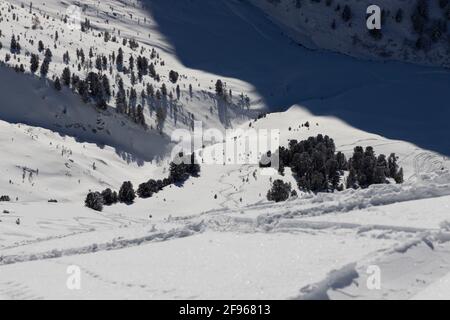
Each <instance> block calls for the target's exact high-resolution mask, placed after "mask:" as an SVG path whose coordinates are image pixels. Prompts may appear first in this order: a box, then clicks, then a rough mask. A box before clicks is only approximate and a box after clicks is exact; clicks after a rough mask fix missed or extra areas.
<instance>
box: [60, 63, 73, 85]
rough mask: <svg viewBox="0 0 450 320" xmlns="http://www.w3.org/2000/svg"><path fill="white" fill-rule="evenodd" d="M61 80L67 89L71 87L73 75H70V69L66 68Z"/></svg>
mask: <svg viewBox="0 0 450 320" xmlns="http://www.w3.org/2000/svg"><path fill="white" fill-rule="evenodd" d="M61 79H62V82H63V84H64V85H65V86H67V87H68V86H70V80H71V75H70V69H69V67H65V68H64V70H63V72H62V76H61Z"/></svg>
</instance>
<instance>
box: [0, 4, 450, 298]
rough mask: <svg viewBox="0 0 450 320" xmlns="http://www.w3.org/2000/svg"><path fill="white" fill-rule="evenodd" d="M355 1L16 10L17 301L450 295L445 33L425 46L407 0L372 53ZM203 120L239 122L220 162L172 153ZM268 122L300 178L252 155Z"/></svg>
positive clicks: (8, 240)
mask: <svg viewBox="0 0 450 320" xmlns="http://www.w3.org/2000/svg"><path fill="white" fill-rule="evenodd" d="M339 1H340V2H342V3H343V4H345V3H347V4H348V5H349V6H350V5H351V10H352V12H353V13H354V15H352V17H353V18H352V20H351V21H348V23H347V24H346V25H344V24H343V23H342V22H339V23H338V21H337V20H338V19H342V18H341V16H342V10H343V6H341V9H339V10H336V11H335V7H336V6H337V5H338V3H337V2H338V0H334V1H329V0H328V1H327V0H322V1H312V0H300V1H287V0H284V1H283V0H278V1H275V0H271V1H265V0H264V1H263V0H260V1H252V0H250V1H241V0H190V1H179V0H143V1H137V0H110V1H103V2H101V1H97V0H83V1H76V0H65V1H59V0H46V1H45V2H44V1H39V2H33V4H32V5H31V6H30V3H28V4H25V3H24V4H23V1H22V0H6V1H2V2H0V42H1V45H0V61H1V65H0V97H1V98H0V173H1V175H0V299H52V298H56V299H98V298H100V299H124V298H126V299H133V298H136V299H291V298H294V299H348V298H356V299H368V298H377V299H396V298H408V299H409V298H411V299H413V298H418V299H421V298H430V297H431V298H433V297H437V298H448V295H447V292H448V289H447V288H446V286H445V283H446V282H447V281H448V278H449V275H448V270H449V269H448V268H449V266H450V254H449V252H450V160H449V156H450V145H449V140H448V137H449V136H450V129H449V126H448V124H447V122H448V119H449V118H450V109H449V108H448V101H450V90H448V88H449V87H450V77H449V76H450V71H449V70H448V69H445V68H442V67H440V66H442V65H446V64H447V63H448V55H447V51H445V50H448V49H446V48H447V47H445V45H444V38H440V39H438V41H437V42H436V43H433V44H432V46H431V47H430V50H428V51H426V53H425V51H420V50H419V51H414V49H413V48H412V47H410V44H409V42H404V41H403V38H402V37H405V38H406V37H409V35H410V33H409V31H408V32H407V30H406V29H407V27H408V23H407V20H408V19H409V18H408V17H409V14H410V13H411V10H413V8H414V6H413V2H412V1H407V0H405V1H403V2H404V4H405V9H404V10H405V13H404V19H403V20H402V21H403V22H398V23H397V24H398V25H397V24H395V25H394V23H395V21H394V22H392V21H391V20H392V15H393V12H394V9H393V8H394V7H393V5H392V4H390V2H389V4H388V3H387V1H386V2H383V4H386V6H388V5H389V8H391V9H390V11H391V13H390V15H386V17H388V18H387V19H388V21H389V22H386V26H387V29H385V31H386V34H384V31H383V37H382V38H381V39H379V40H376V39H373V38H371V36H368V35H365V34H364V35H360V36H359V38H360V39H361V40H360V41H359V42H358V41H357V42H356V44H352V46H351V45H350V42H349V40H348V39H347V37H350V38H351V36H352V34H353V33H357V32H358V31H357V29H356V28H357V27H358V28H359V26H360V25H361V24H362V23H363V22H364V21H363V20H364V18H363V16H364V17H365V13H363V14H362V15H361V17H360V16H359V15H357V14H355V12H359V10H362V8H363V7H364V5H365V3H366V1H353V2H350V1H345V0H339ZM250 2H252V3H253V5H252V4H251V3H250ZM443 2H445V1H442V3H443ZM414 3H415V2H414ZM436 3H437V2H433V4H432V6H431V7H430V13H432V14H433V15H434V14H437V13H439V12H441V11H443V10H444V9H445V8H447V7H448V5H447V4H446V3H445V5H444V6H442V8H440V7H439V6H438V5H437V4H436ZM300 4H301V7H299V5H300ZM254 5H256V6H259V7H260V8H262V9H263V10H264V11H265V12H267V13H269V14H270V15H271V16H272V18H273V19H274V20H277V21H278V23H280V21H282V22H283V23H284V24H285V25H284V27H285V28H292V27H294V28H295V30H294V31H292V29H291V32H292V33H291V36H298V34H299V33H298V32H301V33H302V35H301V37H298V38H297V39H298V40H299V41H300V42H302V43H304V44H305V45H306V44H307V45H308V46H311V47H314V48H317V47H319V48H323V49H330V50H333V51H338V52H343V53H349V54H350V55H352V56H358V57H368V56H370V57H371V58H374V57H379V54H380V52H392V56H390V58H394V59H397V60H408V61H413V62H420V63H428V64H433V65H435V66H434V67H425V66H418V65H410V64H405V63H402V62H383V61H366V60H362V59H355V58H352V57H350V56H347V55H341V54H338V53H332V52H329V51H325V50H310V49H307V48H305V47H303V46H299V45H298V44H297V43H295V42H293V41H292V40H291V39H290V38H289V37H286V36H285V34H284V33H283V32H282V30H281V29H280V28H279V27H278V26H277V25H276V24H274V23H273V22H271V21H270V20H269V19H268V18H267V17H266V15H265V14H264V13H263V12H262V11H261V10H259V9H256V8H255V7H254ZM70 6H73V7H70ZM77 8H78V9H79V10H80V16H79V17H80V18H81V19H80V20H77V19H75V21H77V26H79V27H80V28H73V26H71V25H70V23H71V21H72V20H71V19H73V18H74V16H73V14H74V12H78V11H77V10H78V9H77ZM395 8H396V7H395ZM363 11H364V12H365V9H364V10H363ZM298 15H300V17H302V19H300V20H297V18H298ZM433 17H434V16H433ZM75 18H77V16H75ZM280 19H281V20H280ZM330 19H331V20H330ZM332 19H336V21H337V22H336V25H337V28H336V31H334V32H335V33H331V31H330V30H328V29H327V28H325V26H323V28H322V26H321V25H320V23H321V22H322V21H325V20H326V21H327V26H328V25H329V23H330V21H332ZM389 19H391V20H389ZM433 19H434V18H433ZM306 20H308V21H306ZM328 20H330V21H328ZM431 20H432V19H431V18H430V20H429V21H426V28H425V30H424V33H423V36H427V35H428V32H429V30H428V28H429V26H430V25H431V22H432V21H431ZM297 22H298V23H300V24H296V23H297ZM80 23H81V24H80ZM349 24H351V25H349ZM344 28H345V29H346V30H347V31H346V32H343V31H341V29H344ZM285 30H286V29H285ZM402 30H403V31H402ZM361 32H365V31H361ZM390 37H393V39H394V40H395V41H398V40H399V39H402V41H401V42H400V43H401V48H398V50H394V49H393V47H391V45H390V43H391V42H390V41H389V39H390ZM307 38H308V39H307ZM353 38H354V37H353ZM40 41H41V42H42V43H40ZM369 44H370V46H372V47H368V45H369ZM375 47H376V48H375ZM372 49H373V50H372ZM346 50H349V51H348V52H347V51H346ZM369 50H370V53H369ZM405 52H406V53H408V55H407V57H406V58H405V57H404V56H403V54H404V53H405ZM414 52H415V53H414ZM440 55H442V56H440ZM444 55H445V56H444ZM384 58H385V57H384ZM46 66H48V70H47V69H46ZM64 70H66V71H64ZM66 80H70V81H66ZM218 80H220V81H218ZM108 89H109V90H108ZM108 91H109V93H108ZM266 112H267V114H266ZM195 121H201V123H202V124H203V128H204V129H205V130H204V132H203V133H204V134H205V136H206V135H207V134H209V135H214V134H216V135H217V136H219V138H218V139H211V141H202V142H203V143H202V144H200V145H196V147H198V149H196V150H193V151H195V152H196V156H197V157H198V159H199V160H200V163H199V167H200V172H199V174H195V173H192V172H191V170H193V169H192V168H191V167H187V168H188V169H186V167H185V166H179V167H177V166H176V165H175V164H174V163H172V161H173V159H172V158H171V152H172V151H173V148H174V145H175V142H173V141H171V135H172V133H174V132H178V133H179V131H175V130H177V129H185V131H184V133H186V132H187V133H189V134H191V133H193V128H194V125H195V124H196V123H195ZM197 124H198V123H197ZM208 128H209V129H212V130H213V131H208V133H207V134H206V133H205V132H206V129H208ZM230 128H233V129H238V130H237V131H228V132H227V133H228V135H226V136H224V137H222V136H220V134H222V133H224V132H225V129H230ZM247 129H248V130H249V131H248V132H250V133H259V132H263V131H264V130H269V131H270V130H279V133H280V135H279V136H278V137H276V140H277V142H279V144H280V146H281V148H274V149H273V150H272V151H274V152H273V153H276V151H278V152H279V153H283V152H284V153H283V154H282V168H283V169H284V170H279V171H276V170H271V169H267V168H262V167H261V165H260V164H259V163H258V161H256V162H255V163H251V162H248V161H247V162H245V161H244V162H243V163H241V162H239V161H233V160H236V159H235V158H233V159H231V156H230V154H229V152H230V150H229V149H227V148H228V146H229V145H231V146H233V150H234V148H235V147H236V148H237V149H238V150H239V147H242V146H248V145H253V146H254V145H256V144H259V143H260V142H261V141H259V140H258V139H260V138H261V137H260V136H259V135H255V136H250V138H249V139H247V138H246V130H247ZM248 132H247V133H248ZM194 133H195V132H194ZM330 138H331V139H332V140H331V139H330ZM308 139H310V140H308ZM304 141H307V142H306V143H305V144H303V145H302V142H304ZM315 143H316V144H317V145H316V146H315V149H314V148H313V149H311V148H309V147H307V146H306V145H313V144H315ZM297 147H298V149H296V148H297ZM359 147H361V148H359ZM369 147H373V149H371V148H369ZM302 148H303V149H302ZM360 149H361V150H362V151H361V152H360V151H358V150H360ZM286 150H287V151H286ZM266 151H267V146H266V147H264V146H263V147H260V148H258V150H257V152H254V150H250V151H248V150H247V149H245V150H244V151H243V152H241V153H238V154H237V155H236V158H237V159H239V160H243V159H244V160H248V158H250V157H251V156H254V155H255V154H257V156H258V157H260V156H261V155H262V154H265V153H266ZM394 154H395V155H394ZM205 155H210V156H211V157H212V158H213V160H215V162H214V163H208V162H207V161H205V158H204V156H205ZM338 155H339V156H338ZM383 155H385V156H383ZM358 157H361V158H358ZM397 157H398V158H397ZM361 159H362V160H361ZM258 160H259V159H258ZM338 160H339V162H338ZM283 161H285V162H283ZM338 166H339V168H338ZM304 167H306V169H307V170H303V168H304ZM318 167H319V168H318ZM400 167H401V168H402V169H400ZM317 168H318V169H317ZM194 169H195V168H194ZM183 170H189V174H188V175H186V172H184V171H183ZM301 170H303V171H305V172H304V173H303V174H301ZM366 173H368V175H367V176H369V175H370V177H365V174H366ZM180 176H181V178H180ZM380 177H381V180H380ZM377 179H378V180H377ZM352 180H355V181H353V182H352ZM369 180H370V181H369ZM280 181H281V183H283V187H284V188H287V187H286V186H289V184H290V187H289V189H292V190H289V192H287V191H286V190H285V189H284V190H282V191H284V193H285V195H286V198H285V200H286V201H284V202H283V201H282V202H279V203H275V202H273V201H269V200H268V191H269V189H270V188H271V187H272V186H274V185H275V183H276V182H280ZM349 181H350V182H352V183H350V182H349ZM128 182H129V183H128ZM313 182H314V183H313ZM308 183H310V184H309V185H308ZM364 183H366V184H364ZM130 185H132V188H131V189H132V190H130ZM124 186H128V187H127V188H124ZM317 186H318V187H317ZM313 187H317V188H316V189H313ZM107 188H109V189H111V190H110V191H111V193H110V194H109V195H110V197H109V198H114V196H113V195H114V193H113V192H114V191H115V192H117V193H118V194H119V198H121V199H120V201H117V200H119V199H115V201H112V202H111V203H106V202H107V200H108V199H107V198H108V197H107V196H106V195H104V194H100V192H102V191H106V190H107ZM149 189H151V191H149ZM120 190H121V191H122V192H121V191H120ZM97 192H98V193H97ZM280 193H283V192H280ZM88 194H89V196H91V198H89V197H87V195H88ZM130 195H131V196H136V197H135V198H133V199H131V201H128V200H126V199H124V198H125V196H130ZM116 198H117V197H116ZM127 198H129V197H127ZM89 199H90V201H87V202H86V203H85V200H89ZM109 200H110V199H109ZM113 200H114V199H113ZM85 204H86V205H88V206H90V207H91V208H92V207H93V208H94V209H96V210H91V209H90V208H88V207H87V206H86V205H85ZM99 204H100V206H96V205H99ZM105 266H107V267H105ZM374 266H375V267H379V268H380V269H381V273H382V284H381V288H379V289H378V290H369V288H368V286H367V278H368V276H369V275H370V273H369V271H368V270H371V269H370V268H373V267H374ZM73 267H76V268H79V270H80V277H81V278H80V279H81V287H80V288H79V289H80V290H72V289H71V288H70V287H69V286H68V285H67V283H68V282H67V281H68V276H69V275H70V270H71V268H73ZM399 273H401V274H399ZM400 275H401V277H400ZM443 283H444V285H442V284H443Z"/></svg>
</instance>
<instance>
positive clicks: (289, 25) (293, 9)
mask: <svg viewBox="0 0 450 320" xmlns="http://www.w3.org/2000/svg"><path fill="white" fill-rule="evenodd" d="M250 2H252V3H253V4H254V5H255V6H257V7H259V8H261V9H263V10H264V11H265V12H266V13H267V14H268V15H269V16H271V17H272V18H273V19H274V21H276V22H277V23H278V24H279V25H281V26H283V27H284V28H285V30H286V31H287V33H288V34H289V35H291V36H292V37H293V38H294V39H295V40H297V41H298V42H299V43H301V44H302V45H304V46H307V47H309V48H314V49H328V50H333V51H336V52H340V53H345V54H348V55H351V56H356V57H363V58H372V59H381V60H385V59H395V60H401V61H408V62H415V63H421V64H428V65H435V66H446V67H450V42H449V40H450V33H449V29H448V23H449V20H450V1H448V0H431V1H427V0H405V1H392V0H378V1H368V0H363V1H353V0H250ZM371 5H377V6H379V8H380V9H381V30H370V31H369V29H368V28H367V18H368V16H369V15H367V9H368V7H369V6H371ZM372 13H373V12H372V11H371V14H372Z"/></svg>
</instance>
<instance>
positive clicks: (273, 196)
mask: <svg viewBox="0 0 450 320" xmlns="http://www.w3.org/2000/svg"><path fill="white" fill-rule="evenodd" d="M291 190H292V186H291V184H290V183H285V182H283V180H279V179H278V180H275V181H274V182H273V184H272V188H271V189H270V190H269V192H268V193H267V200H269V201H275V202H282V201H286V200H288V199H289V197H290V195H291Z"/></svg>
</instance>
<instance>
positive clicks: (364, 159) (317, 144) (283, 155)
mask: <svg viewBox="0 0 450 320" xmlns="http://www.w3.org/2000/svg"><path fill="white" fill-rule="evenodd" d="M278 152H279V158H280V168H279V171H280V173H281V174H282V175H284V171H285V167H290V168H291V170H292V173H293V174H294V177H295V179H296V181H297V184H298V187H299V189H300V190H303V191H305V192H315V193H317V192H334V191H342V190H344V189H345V188H355V189H357V188H368V187H369V186H371V185H373V184H386V183H390V181H395V183H398V184H400V183H403V169H402V168H400V167H399V165H398V157H397V156H396V155H395V154H391V155H390V156H389V157H386V156H385V155H384V154H380V155H378V156H376V154H375V152H374V149H373V148H372V147H367V148H366V149H364V148H363V147H356V148H355V149H354V152H353V156H352V157H351V158H350V159H349V160H347V159H346V157H345V155H344V154H343V153H342V152H336V146H335V143H334V140H333V139H331V138H330V137H328V136H323V135H321V134H319V135H318V136H317V137H310V138H308V139H307V140H304V141H300V142H298V141H297V140H292V141H290V143H289V146H288V147H287V148H286V147H280V148H279V151H278ZM268 156H269V157H270V156H271V154H268ZM270 165H271V164H270V163H269V164H264V165H263V164H261V167H267V166H270ZM345 172H348V173H349V174H348V177H347V179H344V177H345ZM288 191H289V192H288ZM290 192H291V191H290V188H288V186H287V185H286V184H282V181H278V182H277V183H276V184H275V183H274V185H273V187H272V189H271V191H269V194H268V199H269V200H271V201H272V200H273V201H283V200H282V199H288V198H289V196H287V194H289V193H290ZM280 199H281V200H280Z"/></svg>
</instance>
